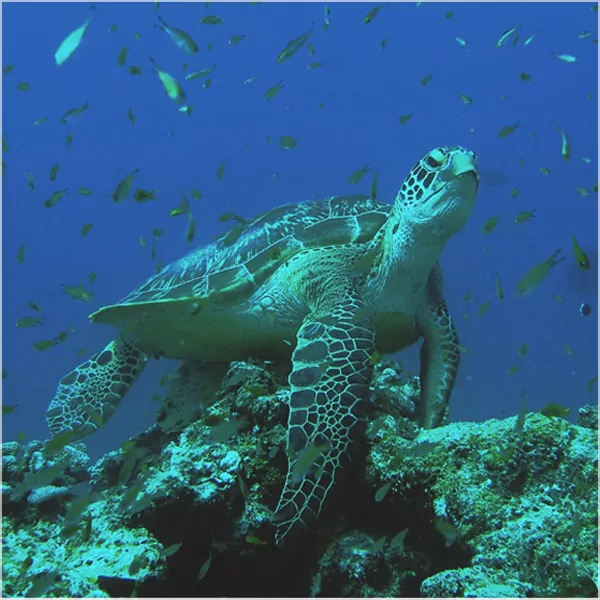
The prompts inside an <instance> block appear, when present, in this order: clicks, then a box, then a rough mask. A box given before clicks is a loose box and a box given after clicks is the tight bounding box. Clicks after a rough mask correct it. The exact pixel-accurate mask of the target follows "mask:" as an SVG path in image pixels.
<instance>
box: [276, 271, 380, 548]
mask: <svg viewBox="0 0 600 600" xmlns="http://www.w3.org/2000/svg"><path fill="white" fill-rule="evenodd" d="M330 283H333V282H330ZM336 283H337V285H338V286H340V287H338V288H337V290H336V287H335V286H334V287H333V288H331V287H330V288H329V290H328V295H329V298H324V299H323V300H322V301H321V302H319V305H320V306H319V310H318V311H314V312H313V313H311V314H310V315H309V316H307V317H306V318H305V320H304V322H303V323H302V326H301V327H300V329H299V330H298V334H297V346H296V348H295V350H294V353H293V355H292V364H293V370H292V373H291V374H290V377H289V382H290V412H289V418H288V441H287V451H288V472H287V476H286V480H285V484H284V488H283V491H282V494H281V497H280V500H279V504H278V506H277V510H276V512H275V516H274V518H273V522H274V523H275V525H276V526H277V531H276V534H275V540H276V543H277V544H278V545H281V544H282V542H283V540H284V538H293V537H294V534H295V533H300V531H298V530H302V529H306V528H308V527H309V526H310V525H311V524H312V523H313V522H314V521H315V520H316V518H317V517H318V515H319V512H320V511H321V507H322V505H323V501H324V499H325V497H326V496H327V494H328V492H329V490H330V489H331V487H332V486H333V485H334V483H335V476H336V471H337V470H338V469H339V467H340V462H341V461H342V460H344V459H346V458H347V456H346V455H347V453H348V450H349V446H350V445H351V443H352V442H353V441H355V440H356V439H357V438H360V436H361V435H362V433H363V429H364V421H363V417H364V415H365V412H366V400H367V398H368V395H369V385H370V382H371V377H372V373H373V367H372V366H371V364H370V362H369V359H370V357H371V356H372V354H373V352H374V350H375V330H374V326H373V322H372V320H371V318H370V316H361V315H360V313H361V312H362V313H364V312H366V311H365V303H364V301H363V300H362V298H361V297H360V296H359V295H358V293H356V292H355V291H354V290H353V289H350V288H348V286H345V287H346V288H347V289H346V290H345V292H344V288H343V287H342V286H341V285H340V282H336ZM332 291H333V292H334V294H332V293H331V292H332ZM335 292H338V293H339V292H341V293H342V294H343V296H342V297H339V295H338V293H335ZM328 300H329V301H328ZM359 311H360V312H359ZM315 447H323V448H324V450H323V451H322V452H321V453H320V454H319V455H318V458H317V459H316V460H315V461H314V463H313V464H312V465H311V466H310V468H308V470H307V471H306V472H300V473H295V472H294V469H295V465H296V462H297V461H298V459H299V453H300V452H301V451H302V450H304V449H305V448H315ZM300 456H301V455H300Z"/></svg>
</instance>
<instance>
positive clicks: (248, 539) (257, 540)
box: [246, 535, 268, 546]
mask: <svg viewBox="0 0 600 600" xmlns="http://www.w3.org/2000/svg"><path fill="white" fill-rule="evenodd" d="M246 543H247V544H252V545H254V546H266V545H267V544H268V542H265V541H263V540H261V539H260V538H257V537H256V536H255V535H247V536H246Z"/></svg>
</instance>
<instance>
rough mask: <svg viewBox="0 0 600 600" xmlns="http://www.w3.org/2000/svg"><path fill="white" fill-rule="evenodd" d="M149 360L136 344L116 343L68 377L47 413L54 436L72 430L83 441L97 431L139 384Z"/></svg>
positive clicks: (110, 344) (108, 346) (64, 378)
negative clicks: (133, 386) (133, 387)
mask: <svg viewBox="0 0 600 600" xmlns="http://www.w3.org/2000/svg"><path fill="white" fill-rule="evenodd" d="M146 360H147V357H146V355H145V354H144V353H143V352H142V351H141V350H140V349H139V348H138V347H137V346H136V345H135V344H134V343H132V342H129V341H122V340H114V341H112V342H110V343H109V344H108V345H107V346H106V348H104V350H102V352H99V353H98V354H94V356H92V357H90V358H89V359H88V360H86V361H85V362H84V363H82V364H80V365H79V366H78V367H76V368H75V369H73V370H72V371H71V372H70V373H69V374H68V375H65V376H64V377H63V378H62V379H61V380H60V382H59V384H58V389H57V390H56V394H55V395H54V398H53V399H52V402H50V406H49V407H48V411H47V412H46V421H47V422H48V427H49V428H50V434H51V436H52V437H54V436H56V435H57V434H59V433H61V432H62V431H64V430H68V429H70V430H72V431H75V432H77V433H76V439H83V438H85V437H87V436H88V435H90V434H91V433H93V432H94V431H96V429H98V428H99V427H101V426H102V425H103V424H104V423H105V422H106V421H107V420H108V419H109V418H110V417H111V416H112V414H113V412H114V411H115V408H116V407H117V405H118V404H119V402H120V401H121V399H122V398H123V396H125V394H126V393H127V392H128V391H129V390H130V388H131V386H132V385H133V384H134V383H135V382H136V380H137V378H138V377H139V375H140V373H141V372H142V370H143V369H144V366H145V364H146Z"/></svg>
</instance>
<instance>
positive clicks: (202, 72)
mask: <svg viewBox="0 0 600 600" xmlns="http://www.w3.org/2000/svg"><path fill="white" fill-rule="evenodd" d="M216 66H217V65H213V66H212V67H207V68H206V69H201V70H200V71H194V72H193V73H188V74H187V75H186V76H185V80H186V81H191V80H192V79H200V78H201V77H206V76H207V75H210V74H211V73H212V72H213V70H214V69H215V67H216ZM244 83H245V82H244Z"/></svg>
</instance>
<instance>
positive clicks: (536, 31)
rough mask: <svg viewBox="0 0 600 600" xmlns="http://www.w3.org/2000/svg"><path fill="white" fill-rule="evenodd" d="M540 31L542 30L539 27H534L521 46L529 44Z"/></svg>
mask: <svg viewBox="0 0 600 600" xmlns="http://www.w3.org/2000/svg"><path fill="white" fill-rule="evenodd" d="M540 31H542V30H541V29H536V30H535V31H534V32H533V33H532V34H531V35H530V36H529V37H528V38H527V39H526V40H525V41H524V42H523V46H529V44H531V42H533V40H534V38H535V36H536V35H537V34H538V33H540Z"/></svg>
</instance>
